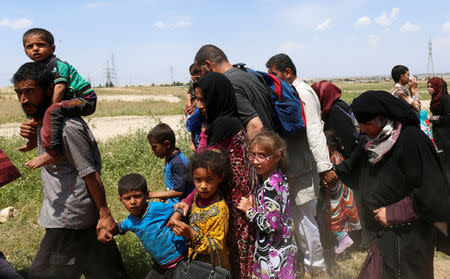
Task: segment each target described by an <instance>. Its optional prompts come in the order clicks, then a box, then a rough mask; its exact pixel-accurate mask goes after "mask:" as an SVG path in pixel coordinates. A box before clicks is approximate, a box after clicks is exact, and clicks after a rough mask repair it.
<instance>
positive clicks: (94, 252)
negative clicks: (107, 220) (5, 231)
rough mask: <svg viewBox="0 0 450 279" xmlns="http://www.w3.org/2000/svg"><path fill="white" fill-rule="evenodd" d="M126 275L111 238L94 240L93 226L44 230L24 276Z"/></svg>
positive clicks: (95, 235) (95, 236)
mask: <svg viewBox="0 0 450 279" xmlns="http://www.w3.org/2000/svg"><path fill="white" fill-rule="evenodd" d="M81 274H84V276H85V278H87V279H92V278H94V279H103V278H104V279H106V278H111V279H114V278H126V274H125V270H124V267H123V263H122V257H121V255H120V252H119V250H118V248H117V245H116V243H115V242H114V241H111V242H109V243H101V242H99V241H97V233H96V231H95V228H89V229H80V230H75V229H64V228H61V229H59V228H58V229H46V232H45V235H44V238H43V239H42V242H41V246H40V248H39V251H38V252H37V254H36V257H35V259H34V261H33V263H32V264H31V267H30V269H29V272H28V278H58V279H59V278H61V279H66V278H77V279H79V278H80V276H81Z"/></svg>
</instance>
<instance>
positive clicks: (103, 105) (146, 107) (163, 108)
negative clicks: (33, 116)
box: [0, 86, 187, 124]
mask: <svg viewBox="0 0 450 279" xmlns="http://www.w3.org/2000/svg"><path fill="white" fill-rule="evenodd" d="M186 91H187V87H185V86H180V87H162V86H136V87H118V88H96V89H95V92H96V93H97V94H98V95H99V96H116V95H155V96H158V95H161V96H167V95H172V96H175V97H178V98H180V100H181V101H180V102H178V103H168V102H165V101H152V100H144V101H139V102H124V101H105V102H98V104H97V109H96V111H95V114H94V115H92V116H89V117H88V119H89V118H91V117H101V116H123V115H141V116H153V115H174V114H182V113H183V109H184V102H185V100H186ZM0 111H1V114H0V124H4V123H11V122H21V121H23V120H25V116H24V114H23V111H22V109H21V107H20V104H19V102H18V101H17V98H16V94H15V93H14V91H13V88H12V87H10V88H7V89H4V90H3V91H0Z"/></svg>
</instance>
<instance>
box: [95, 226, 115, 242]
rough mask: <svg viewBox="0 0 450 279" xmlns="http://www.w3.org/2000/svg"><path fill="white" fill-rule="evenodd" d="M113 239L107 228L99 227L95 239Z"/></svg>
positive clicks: (108, 240) (101, 240) (106, 240)
mask: <svg viewBox="0 0 450 279" xmlns="http://www.w3.org/2000/svg"><path fill="white" fill-rule="evenodd" d="M113 239H114V236H113V234H112V233H110V232H109V231H108V230H107V229H104V228H102V229H100V231H99V232H98V233H97V240H98V241H100V242H103V243H107V242H110V241H111V240H113Z"/></svg>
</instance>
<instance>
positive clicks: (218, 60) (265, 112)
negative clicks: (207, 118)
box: [195, 44, 275, 139]
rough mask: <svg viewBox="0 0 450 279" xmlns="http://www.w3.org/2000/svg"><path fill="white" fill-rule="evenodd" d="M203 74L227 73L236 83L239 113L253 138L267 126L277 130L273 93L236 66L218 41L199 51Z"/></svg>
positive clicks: (196, 57)
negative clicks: (219, 45)
mask: <svg viewBox="0 0 450 279" xmlns="http://www.w3.org/2000/svg"><path fill="white" fill-rule="evenodd" d="M195 63H196V65H197V66H198V67H199V68H200V72H201V73H200V74H201V75H204V74H206V73H207V72H217V73H221V74H224V75H225V76H226V77H227V78H228V79H229V80H230V81H231V84H232V85H233V91H234V93H235V96H236V107H237V116H238V117H239V119H240V120H241V121H242V123H243V124H244V127H245V129H246V132H247V135H248V137H249V138H250V139H251V138H253V136H254V135H256V134H257V133H258V132H259V131H261V130H262V129H263V128H265V129H268V130H272V131H273V130H274V129H275V124H274V121H273V119H272V103H271V99H270V98H271V97H270V95H269V93H268V92H267V88H266V87H265V85H264V84H262V83H261V82H260V81H259V80H258V78H257V77H256V76H255V75H254V74H252V73H249V72H246V71H243V70H241V69H239V68H236V67H233V65H231V64H230V62H229V61H228V58H227V56H226V55H225V53H224V52H223V51H222V50H221V49H220V48H218V47H216V46H215V45H211V44H208V45H204V46H202V47H201V48H200V49H199V50H198V51H197V54H196V55H195Z"/></svg>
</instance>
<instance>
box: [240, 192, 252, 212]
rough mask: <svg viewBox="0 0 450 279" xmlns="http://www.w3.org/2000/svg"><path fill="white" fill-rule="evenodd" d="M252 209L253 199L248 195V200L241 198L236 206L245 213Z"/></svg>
mask: <svg viewBox="0 0 450 279" xmlns="http://www.w3.org/2000/svg"><path fill="white" fill-rule="evenodd" d="M252 207H253V197H252V196H251V195H250V196H249V198H245V197H242V198H241V200H240V201H239V203H238V205H237V209H239V210H240V211H242V212H244V213H247V211H248V210H249V209H250V208H252Z"/></svg>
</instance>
